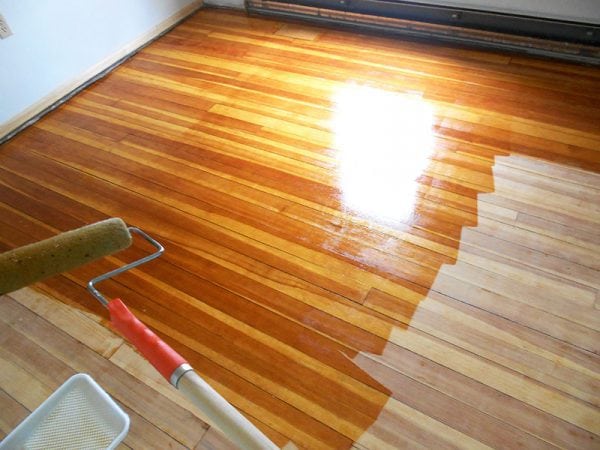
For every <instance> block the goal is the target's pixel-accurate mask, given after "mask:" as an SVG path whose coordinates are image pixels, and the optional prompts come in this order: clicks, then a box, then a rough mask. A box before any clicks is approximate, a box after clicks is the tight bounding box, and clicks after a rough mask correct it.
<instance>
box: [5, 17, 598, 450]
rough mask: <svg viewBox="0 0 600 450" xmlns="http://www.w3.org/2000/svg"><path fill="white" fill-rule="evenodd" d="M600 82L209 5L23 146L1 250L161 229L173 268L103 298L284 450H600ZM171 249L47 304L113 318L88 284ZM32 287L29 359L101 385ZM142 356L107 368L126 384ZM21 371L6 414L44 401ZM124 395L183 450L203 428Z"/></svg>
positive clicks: (25, 305) (112, 262)
mask: <svg viewBox="0 0 600 450" xmlns="http://www.w3.org/2000/svg"><path fill="white" fill-rule="evenodd" d="M599 85H600V71H599V70H598V69H594V68H588V67H581V66H573V65H568V64H563V63H556V62H548V61H540V60H533V59H528V58H525V57H519V56H507V55H502V54H494V53H483V52H476V51H471V50H465V49H452V48H447V47H443V46H438V45H427V44H423V43H409V42H402V41H400V40H391V39H384V38H378V37H374V36H359V35H355V34H354V35H353V34H349V33H346V32H340V31H332V30H327V29H319V28H312V27H306V26H300V25H296V24H285V23H282V22H279V21H274V20H267V19H259V18H248V17H246V16H244V15H243V14H240V13H231V12H224V11H215V10H204V11H201V12H200V13H198V14H196V15H195V16H194V17H192V18H191V19H190V20H188V21H186V22H185V23H184V24H182V25H180V26H179V27H177V28H176V29H175V30H174V31H172V32H171V33H169V34H168V35H166V36H164V37H162V38H161V39H160V40H158V41H157V42H155V43H153V44H152V45H150V46H149V47H147V48H146V49H144V50H143V51H142V52H140V53H139V54H138V55H136V56H135V57H134V58H133V59H131V60H130V61H128V62H127V63H126V64H124V65H123V66H121V67H120V68H118V69H117V70H116V71H115V72H113V73H112V74H111V75H109V76H108V77H107V78H106V79H104V80H102V81H100V82H98V83H96V84H95V85H94V86H92V87H91V88H90V89H88V90H86V91H85V92H83V93H81V94H80V95H78V96H76V97H75V98H73V99H72V100H71V101H69V102H68V103H67V104H65V105H64V106H62V107H61V108H60V109H59V110H57V111H55V112H53V113H51V114H49V115H48V116H46V117H45V118H44V119H42V120H41V121H40V122H38V123H37V124H35V125H34V126H33V127H31V128H29V129H28V130H26V131H25V132H23V133H21V134H20V135H19V136H17V137H16V138H14V139H13V140H12V141H10V142H9V143H7V144H6V145H4V146H3V147H2V148H1V149H0V244H1V245H2V247H3V248H12V247H15V246H18V245H22V244H25V243H28V242H32V241H34V240H38V239H42V238H45V237H48V236H51V235H53V234H55V233H57V232H59V231H63V230H68V229H71V228H75V227H78V226H81V225H83V224H86V223H90V222H94V221H97V220H100V219H103V218H105V217H108V216H120V217H123V218H124V220H125V221H126V222H128V223H130V224H133V225H136V226H139V227H140V228H142V229H144V230H146V231H148V232H149V233H150V234H151V235H153V236H155V237H156V238H157V239H158V240H160V241H161V242H162V243H163V244H164V245H165V247H166V254H165V256H164V257H163V258H161V259H160V260H157V261H154V262H152V263H151V264H149V265H147V266H146V267H144V268H142V269H140V270H137V271H134V272H132V273H130V274H127V275H125V276H123V277H121V278H119V279H118V280H116V281H114V282H108V283H106V284H105V285H104V286H102V288H103V291H106V293H107V294H108V295H111V296H120V297H121V298H122V299H123V300H124V301H125V303H126V304H128V305H129V306H130V307H131V308H132V309H134V310H135V312H136V314H138V315H139V317H141V318H142V319H143V320H144V321H145V322H146V323H147V324H149V325H150V326H152V327H153V328H154V329H155V330H157V331H158V332H159V333H161V334H162V335H163V336H164V337H165V339H166V340H167V341H168V342H169V343H171V344H172V345H173V346H174V347H175V348H176V349H177V350H179V351H180V352H181V353H182V354H183V355H184V356H186V357H187V358H188V359H189V360H190V362H191V363H192V364H193V365H195V366H196V367H197V368H198V369H199V371H200V372H201V373H202V374H203V375H204V376H205V378H206V379H207V380H208V381H209V382H210V383H211V384H212V385H213V386H214V387H215V388H216V389H217V390H219V391H220V392H221V393H222V394H223V395H224V396H225V397H226V398H227V399H228V400H230V401H231V402H232V403H233V404H234V405H235V406H236V407H238V408H239V409H240V410H242V411H243V412H244V413H245V414H246V415H247V416H248V417H249V418H250V419H251V420H253V421H254V422H255V423H256V424H257V425H258V426H259V427H260V428H261V429H262V430H264V431H265V433H267V434H268V435H269V436H270V437H271V438H272V439H273V440H274V441H275V442H276V443H277V444H279V445H284V444H286V443H288V442H289V441H291V442H293V443H294V444H295V445H297V446H298V447H301V448H350V447H351V446H355V447H356V448H369V449H370V448H386V447H389V448H484V447H491V448H516V447H524V448H595V447H597V446H598V435H599V434H600V411H599V409H598V406H599V398H598V393H599V392H600V390H599V384H600V383H599V377H600V375H599V374H600V370H599V364H598V343H599V342H600V339H599V337H600V336H599V333H598V330H599V328H600V313H599V309H600V299H599V296H598V295H599V294H598V290H599V284H600V281H599V279H600V277H599V276H598V275H599V274H598V271H599V269H600V233H599V232H598V229H599V227H598V223H599V222H600V175H599V174H598V172H599V171H600V133H599V131H598V125H597V124H598V123H600V107H599V106H598V100H599V97H600V88H599V87H598V86H599ZM145 250H146V249H145V248H144V246H143V245H142V244H136V245H135V246H134V247H133V248H132V249H130V250H128V251H127V252H124V253H123V254H120V255H117V256H115V257H113V258H108V259H106V260H103V261H100V262H98V263H94V264H92V265H89V266H86V267H83V268H81V269H78V270H76V271H73V272H71V273H69V274H65V275H64V276H61V277H57V278H54V279H51V280H48V281H46V282H44V283H43V284H40V285H38V286H37V287H38V288H39V289H42V290H44V291H45V292H46V293H48V294H50V295H52V296H54V297H56V298H58V299H60V300H62V301H63V302H64V303H67V304H69V305H71V307H74V308H76V309H80V310H81V311H83V312H85V315H86V317H87V318H90V317H93V318H95V321H94V323H97V322H98V321H100V323H102V318H103V317H105V316H104V312H103V311H102V309H101V307H100V306H99V305H97V304H96V303H95V301H94V300H93V299H92V298H90V296H89V295H88V294H87V293H86V292H85V289H84V285H85V282H86V281H87V280H88V279H89V278H91V277H92V276H94V275H95V274H98V273H101V272H105V271H108V270H110V269H111V268H113V267H115V266H116V265H120V264H122V263H123V262H124V261H127V260H131V259H133V258H136V257H139V256H140V255H141V254H143V252H144V251H145ZM31 295H33V294H31ZM17 297H18V298H14V299H10V301H7V302H5V303H4V304H3V305H2V308H4V309H5V310H6V311H4V312H3V314H2V318H1V320H0V325H1V326H2V327H3V328H2V332H3V339H4V341H5V342H6V344H5V345H6V348H9V347H8V346H9V345H13V346H14V345H17V344H16V343H17V342H19V341H21V340H22V339H21V338H20V336H21V335H23V336H26V337H27V339H29V340H30V341H31V342H33V343H35V344H36V345H37V346H38V347H39V346H41V347H42V348H43V352H46V353H48V354H49V355H50V356H45V357H47V358H49V359H48V360H49V361H53V359H52V358H55V359H58V360H59V361H60V364H59V363H58V362H56V363H55V364H56V365H57V367H62V369H61V370H62V372H60V373H63V372H64V373H65V374H66V373H68V372H69V370H67V369H66V368H64V367H63V366H62V365H66V366H69V367H70V368H71V369H70V370H73V369H74V370H82V369H83V368H84V367H85V365H84V364H83V362H81V361H83V360H84V359H85V357H84V356H81V357H74V362H71V364H69V361H70V359H69V357H68V355H69V353H68V351H67V353H61V352H65V351H66V350H62V349H61V347H60V345H59V344H56V343H52V344H46V343H45V340H44V338H43V336H44V335H43V334H40V332H39V330H38V328H35V327H29V328H28V327H27V325H25V324H24V322H23V321H24V320H31V321H36V320H37V321H42V322H40V323H45V322H44V321H46V322H48V321H49V320H50V318H49V316H48V315H47V314H49V313H48V312H47V310H46V309H43V310H41V309H40V308H38V309H37V310H36V308H35V307H34V306H35V305H36V304H35V303H33V304H31V301H28V300H27V295H24V294H21V295H20V297H19V296H18V295H17ZM44 304H45V303H44ZM55 307H56V308H59V306H55ZM49 311H50V312H51V311H52V308H50V309H49ZM69 311H72V310H70V309H69ZM5 313H6V314H5ZM89 314H92V315H91V316H89ZM55 316H56V315H55ZM36 317H37V318H36ZM90 320H91V319H90ZM52 326H53V327H55V328H56V332H57V333H61V332H60V331H59V329H60V328H64V327H67V324H63V325H61V324H60V323H53V324H52ZM51 329H52V328H51V327H50V328H49V329H48V333H51ZM29 333H31V335H29ZM67 333H68V332H67ZM61 336H63V335H62V334H61ZM71 338H72V339H75V340H80V338H78V337H77V336H71ZM113 339H115V338H114V337H113ZM63 341H64V345H65V346H67V348H71V347H69V346H72V345H75V344H73V343H72V342H71V341H69V339H67V338H66V337H63V338H61V340H60V342H63ZM24 342H25V343H26V344H27V342H29V341H24ZM11 343H12V344H11ZM23 345H24V346H25V347H23V352H26V351H31V352H38V353H40V352H41V353H40V354H44V355H45V353H43V352H42V351H41V350H39V349H37V350H36V348H37V347H36V346H35V345H33V344H31V345H30V346H29V347H27V345H29V344H27V345H25V344H22V346H23ZM90 345H92V344H91V343H87V344H86V342H83V346H85V347H87V348H90ZM92 347H93V346H92ZM3 348H4V347H3ZM10 348H13V347H10ZM119 348H120V347H119ZM28 349H29V350H28ZM96 351H97V350H96ZM111 351H112V350H111ZM127 352H130V349H128V347H124V349H123V350H117V351H116V353H114V355H116V356H114V355H112V356H111V355H104V356H105V357H107V358H109V359H110V360H111V361H112V362H113V363H114V364H116V365H117V366H118V367H119V368H118V369H112V370H115V371H116V372H117V373H118V374H119V376H120V377H121V379H123V380H125V379H127V375H126V373H127V372H128V369H127V368H128V367H129V366H128V361H130V358H131V360H133V357H132V356H131V355H130V354H129V353H127ZM84 353H85V352H84ZM19 354H20V353H19V352H16V351H14V350H3V353H2V357H3V360H2V363H3V364H6V367H10V368H11V370H12V373H27V374H29V375H28V376H29V378H30V382H31V383H33V384H35V383H38V384H41V385H43V386H48V385H52V386H53V385H54V384H56V383H57V382H58V381H57V380H55V379H51V380H49V379H48V378H44V377H43V376H42V375H36V373H35V371H36V370H37V369H35V367H34V366H33V365H30V364H29V363H28V362H27V361H26V360H25V359H22V358H21V359H20V358H19V357H18V355H19ZM85 354H87V353H85ZM94 358H95V357H92V356H89V358H88V359H89V360H90V361H92V362H94V361H96V359H94ZM61 364H62V365H61ZM98 364H100V363H99V362H96V366H94V367H95V368H96V369H95V370H101V371H102V370H106V371H110V370H111V369H108V368H105V369H103V367H104V366H99V365H98ZM103 364H104V363H103ZM107 367H108V366H107ZM122 371H124V372H122ZM129 373H130V372H129ZM144 373H145V372H144ZM25 378H27V377H25ZM10 381H11V378H6V379H3V383H4V385H3V386H0V387H2V389H3V390H4V395H5V397H6V396H7V397H6V398H5V401H6V404H10V405H12V406H11V408H12V409H11V411H17V410H19V407H18V406H17V405H21V406H22V407H23V408H24V409H25V410H26V409H30V408H31V407H32V406H33V403H34V401H33V400H32V399H28V398H27V396H25V397H22V396H23V395H24V394H23V392H19V391H17V390H14V388H10V386H12V385H11V384H10ZM128 382H130V381H128ZM117 387H118V386H117ZM110 388H111V389H112V388H115V387H114V386H110ZM162 388H164V386H162ZM162 388H161V385H160V384H150V389H159V390H161V389H162ZM11 389H13V390H11ZM161 392H162V391H161ZM117 395H120V398H122V399H123V400H122V402H123V404H124V405H125V406H126V407H127V408H129V409H130V410H132V411H138V412H139V411H143V412H144V413H147V414H149V415H150V417H148V418H147V421H148V422H150V423H153V424H155V425H156V428H157V429H158V430H160V432H161V433H164V434H165V439H166V438H170V439H172V440H174V442H177V443H179V444H181V445H183V446H187V447H191V446H194V445H196V444H197V443H198V442H201V440H202V439H204V435H203V434H202V433H198V426H200V427H204V428H202V430H203V431H204V432H206V429H207V426H206V425H204V422H202V421H200V420H199V421H198V422H194V421H193V420H196V419H192V418H189V417H188V419H189V422H185V423H186V424H187V425H182V424H178V425H177V426H172V425H171V424H170V423H169V422H168V420H166V419H163V418H159V419H156V420H155V419H152V417H151V416H152V414H154V413H159V412H160V411H159V409H156V410H152V408H143V407H140V405H143V404H144V402H151V400H155V399H151V398H148V396H146V397H144V395H140V397H141V398H140V399H134V398H130V397H128V396H125V395H123V394H122V393H119V392H117ZM161 395H162V394H161ZM150 397H151V396H150ZM23 398H24V399H23ZM158 398H159V399H162V397H158ZM137 402H139V403H137ZM165 402H167V400H165ZM151 403H152V404H153V405H155V403H156V401H154V402H151ZM175 403H176V402H175ZM175 403H174V404H175ZM166 404H168V405H171V403H166ZM169 407H172V408H174V410H175V411H178V414H185V411H180V410H178V409H177V408H176V406H169ZM184 409H185V408H184ZM19 411H20V410H19ZM5 414H6V415H10V414H9V413H5ZM15 414H16V413H15ZM3 420H4V421H5V422H4V423H8V422H6V421H7V419H4V418H3ZM153 420H154V422H153ZM161 420H166V421H165V422H161ZM199 424H200V425H199ZM186 426H189V427H190V428H189V429H190V431H189V435H188V437H186V429H187V428H186ZM5 428H6V427H5ZM194 430H195V431H194ZM209 431H210V430H209ZM206 433H208V432H206ZM211 433H212V432H211ZM215 436H216V435H215ZM209 438H211V435H209ZM207 439H208V438H207ZM134 446H135V445H134Z"/></svg>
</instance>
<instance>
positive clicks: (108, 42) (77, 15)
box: [0, 0, 200, 138]
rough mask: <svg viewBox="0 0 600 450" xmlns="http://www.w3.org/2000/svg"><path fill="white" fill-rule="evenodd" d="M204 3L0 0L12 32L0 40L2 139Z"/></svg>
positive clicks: (190, 0)
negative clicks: (26, 120) (25, 121)
mask: <svg viewBox="0 0 600 450" xmlns="http://www.w3.org/2000/svg"><path fill="white" fill-rule="evenodd" d="M199 4H200V2H199V1H198V0H0V13H1V14H2V15H4V17H5V19H6V20H7V22H8V24H9V26H10V28H11V29H12V32H13V35H12V36H10V37H9V38H7V39H3V40H0V138H1V137H2V136H3V135H5V134H6V133H8V132H9V131H11V130H12V129H13V128H15V127H16V126H18V125H20V123H22V122H23V121H24V120H25V119H27V118H28V116H29V117H30V116H31V115H33V114H37V113H38V112H39V111H41V109H43V108H45V107H47V106H49V105H50V104H52V103H53V102H55V101H56V100H58V99H59V98H61V97H62V96H64V95H66V94H67V93H68V92H69V91H70V90H72V89H73V88H74V87H76V86H78V85H80V84H82V83H83V82H84V81H86V80H87V79H89V78H91V77H92V76H94V75H96V74H97V73H99V72H100V71H101V70H103V69H105V68H106V67H108V65H110V64H112V63H114V62H115V61H116V60H118V59H119V58H120V57H122V56H124V55H125V54H127V53H129V52H131V51H132V50H134V49H135V48H137V47H139V46H140V45H141V44H142V43H143V42H145V41H147V40H148V39H150V38H151V37H153V36H154V35H156V34H158V33H160V32H161V31H163V29H164V28H166V27H168V26H169V25H171V24H172V23H174V22H175V21H176V20H178V19H179V18H181V16H182V15H185V14H187V13H189V12H191V11H192V9H193V8H194V7H195V6H198V5H199ZM50 100H51V101H50ZM48 102H49V103H48ZM40 108H41V109H40Z"/></svg>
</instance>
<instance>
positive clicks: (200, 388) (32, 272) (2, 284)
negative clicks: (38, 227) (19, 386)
mask: <svg viewBox="0 0 600 450" xmlns="http://www.w3.org/2000/svg"><path fill="white" fill-rule="evenodd" d="M132 233H133V234H137V235H139V236H141V237H142V238H143V239H145V240H146V241H148V242H149V243H150V244H151V245H152V246H154V248H155V249H156V251H155V252H154V253H152V254H150V255H147V256H145V257H143V258H141V259H139V260H137V261H134V262H132V263H129V264H127V265H125V266H123V267H119V268H118V269H115V270H113V271H111V272H108V273H106V274H103V275H100V276H98V277H96V278H94V279H93V280H91V281H90V282H89V283H88V290H89V291H90V292H91V293H92V295H93V296H94V297H95V298H96V299H97V300H98V301H100V303H102V304H103V305H104V306H105V307H106V308H108V311H109V313H110V319H111V324H112V325H113V327H114V328H115V329H117V330H118V331H119V332H120V333H121V334H122V335H123V336H124V337H125V338H127V340H129V342H131V343H132V344H133V345H135V347H136V348H137V349H138V350H139V352H140V353H141V354H142V355H143V356H144V357H145V358H146V359H147V360H148V361H149V362H150V363H151V364H152V365H153V366H154V367H155V368H156V369H157V370H158V372H160V373H161V375H162V376H163V377H165V378H166V379H167V381H169V383H171V384H172V385H173V386H174V387H175V388H177V389H179V390H180V391H182V392H183V393H184V394H185V395H186V396H187V397H188V398H189V399H190V400H191V401H192V402H193V403H194V404H195V405H196V406H197V407H198V408H200V410H202V411H203V412H204V413H205V414H206V415H207V416H208V417H209V419H210V420H212V421H213V423H215V424H216V425H217V427H219V428H220V429H221V430H222V431H223V432H224V433H225V434H226V435H227V436H228V437H229V439H230V440H231V441H232V442H234V443H235V444H237V445H238V446H239V447H240V448H243V449H253V450H254V449H257V450H258V449H277V448H278V447H277V446H276V445H275V444H273V443H272V442H271V441H270V440H269V439H268V438H267V437H266V436H265V435H264V434H263V433H262V432H261V431H259V430H258V429H257V428H256V427H255V426H254V425H253V424H252V423H251V422H250V421H248V419H246V418H245V417H244V416H243V415H242V414H241V413H240V412H239V411H238V410H237V409H235V408H234V407H233V406H232V405H231V404H230V403H228V402H227V400H225V399H224V398H223V397H221V395H219V394H218V393H217V392H216V391H215V390H214V389H213V388H212V387H211V386H210V385H209V384H208V383H206V382H205V381H204V380H203V379H202V378H201V377H199V376H198V375H197V374H196V372H194V369H193V368H192V367H191V366H190V365H189V364H188V362H187V361H186V360H185V359H184V358H183V357H182V356H181V355H179V354H178V353H177V352H176V351H175V350H173V349H172V348H171V347H170V346H169V345H167V344H166V343H165V342H164V341H163V340H162V339H160V338H159V337H158V336H157V335H156V334H155V333H154V332H153V331H151V330H150V329H149V328H148V327H146V326H145V325H144V324H143V323H142V322H141V321H140V320H139V319H138V318H137V317H135V315H134V314H133V313H132V312H131V311H130V310H129V309H128V308H127V307H126V306H125V304H124V303H123V301H122V300H121V299H118V298H116V299H113V300H110V301H109V300H107V299H106V298H105V297H104V296H103V295H102V293H100V291H98V289H97V288H96V284H97V283H99V282H101V281H104V280H107V279H109V278H112V277H114V276H116V275H118V274H120V273H123V272H126V271H128V270H131V269H133V268H134V267H137V266H139V265H141V264H144V263H146V262H148V261H151V260H153V259H155V258H157V257H158V256H160V255H161V254H162V253H163V252H164V248H163V247H162V245H161V244H159V243H158V242H157V241H156V240H155V239H153V238H152V237H150V236H149V235H148V234H146V233H145V232H143V231H142V230H140V229H139V228H136V227H127V225H126V224H125V222H123V220H121V219H119V218H113V219H108V220H104V221H101V222H98V223H95V224H92V225H87V226H84V227H82V228H78V229H76V230H72V231H67V232H65V233H62V234H60V235H58V236H54V237H52V238H49V239H46V240H43V241H40V242H36V243H33V244H29V245H26V246H24V247H20V248H17V249H14V250H10V251H8V252H5V253H2V254H0V294H5V293H8V292H12V291H14V290H17V289H20V288H22V287H24V286H27V285H29V284H31V283H34V282H36V281H40V280H42V279H44V278H47V277H50V276H52V275H57V274H59V273H62V272H65V271H68V270H71V269H73V268H75V267H78V266H81V265H83V264H86V263H88V262H91V261H93V260H96V259H99V258H102V257H105V256H108V255H111V254H113V253H116V252H118V251H120V250H124V249H125V248H127V247H129V246H130V245H131V243H132Z"/></svg>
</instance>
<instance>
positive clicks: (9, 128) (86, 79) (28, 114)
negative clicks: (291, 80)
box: [0, 0, 203, 144]
mask: <svg viewBox="0 0 600 450" xmlns="http://www.w3.org/2000/svg"><path fill="white" fill-rule="evenodd" d="M202 4H203V0H194V1H193V2H192V3H191V4H189V5H188V6H186V7H185V8H183V9H181V10H180V11H178V12H176V13H175V14H173V15H172V16H170V17H168V18H167V19H165V20H164V21H162V22H161V23H159V24H158V25H156V26H155V27H153V28H152V29H151V30H150V31H148V32H147V33H144V34H143V35H142V36H140V37H139V38H137V39H136V40H134V41H132V42H130V43H129V44H127V45H126V46H125V47H123V48H122V49H120V50H119V51H118V52H116V53H114V54H112V55H110V56H109V57H108V58H105V59H104V60H102V61H100V62H99V63H98V64H96V65H94V66H93V67H91V68H90V69H89V70H87V71H86V72H84V73H82V74H81V75H79V76H77V77H76V78H74V79H72V80H70V81H69V82H67V83H65V84H63V85H61V86H59V87H58V88H56V89H54V90H53V91H52V92H50V93H49V94H48V95H46V96H45V97H43V98H42V99H40V100H39V101H37V102H36V103H34V104H33V105H31V106H30V107H28V108H27V109H25V110H24V111H23V112H21V113H19V114H18V115H16V116H15V117H14V118H12V119H11V120H9V121H8V122H5V123H3V124H1V125H0V144H2V143H3V142H5V141H7V140H8V139H10V138H11V137H12V136H14V135H15V134H17V133H18V132H19V131H21V130H22V129H24V128H26V127H27V126H29V125H31V124H32V123H35V122H36V121H37V120H38V119H40V118H41V117H42V116H43V115H44V114H45V113H47V112H50V111H52V110H53V109H54V108H56V107H57V106H59V105H60V104H62V103H64V101H66V100H68V99H69V98H70V97H72V96H73V95H74V94H76V93H77V92H79V91H81V90H82V89H84V88H85V87H87V86H88V85H90V84H91V83H93V82H94V81H96V80H97V79H99V78H101V77H102V76H104V75H106V74H107V73H109V72H110V71H111V70H112V69H114V68H115V67H117V66H118V65H119V64H121V63H122V62H124V61H125V60H127V59H128V58H129V57H130V56H132V55H133V54H135V53H136V52H137V51H139V50H140V49H142V48H143V47H145V46H146V45H148V44H149V43H150V42H152V41H153V40H155V39H156V38H158V37H159V36H161V35H162V34H164V33H165V32H167V31H169V30H170V29H171V28H173V27H174V26H175V25H177V24H178V23H179V22H181V21H182V20H184V19H185V18H187V17H188V16H190V15H191V14H193V13H195V12H196V11H197V10H198V9H200V8H201V7H202Z"/></svg>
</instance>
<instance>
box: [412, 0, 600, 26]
mask: <svg viewBox="0 0 600 450" xmlns="http://www.w3.org/2000/svg"><path fill="white" fill-rule="evenodd" d="M411 1H412V2H415V3H427V4H435V5H443V6H456V7H458V8H471V9H481V10H484V11H494V12H504V13H510V14H522V15H526V16H533V17H543V18H549V19H559V20H570V21H575V22H585V23H593V24H600V0H411Z"/></svg>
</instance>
